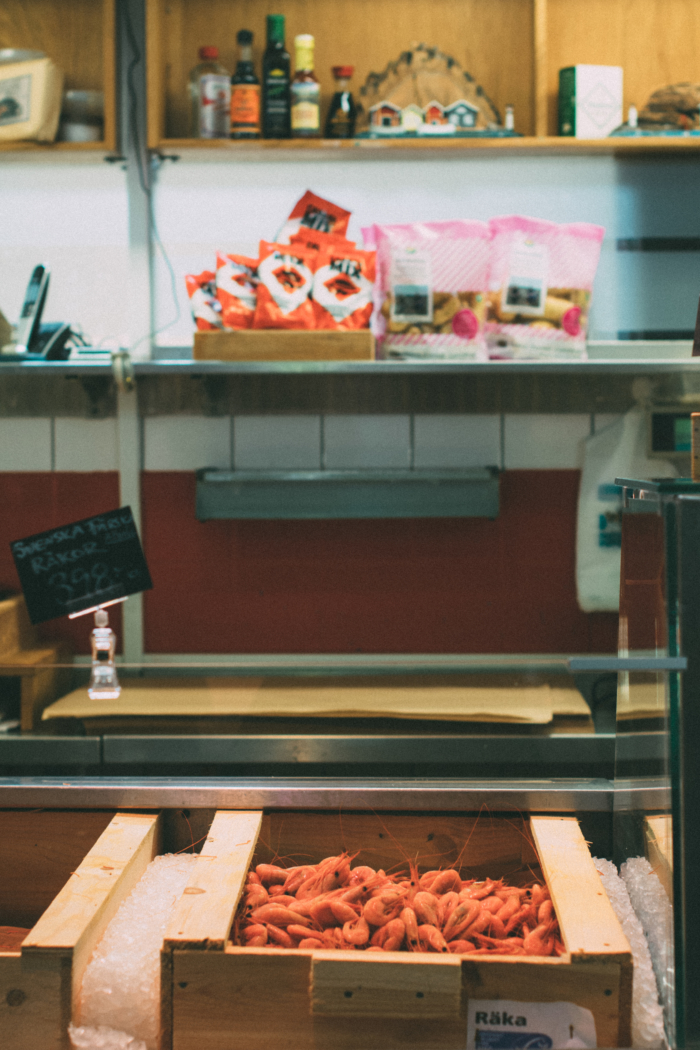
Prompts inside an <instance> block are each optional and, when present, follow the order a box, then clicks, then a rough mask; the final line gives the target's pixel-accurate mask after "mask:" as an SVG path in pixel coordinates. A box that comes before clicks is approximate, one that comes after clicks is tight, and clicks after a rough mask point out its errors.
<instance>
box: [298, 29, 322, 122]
mask: <svg viewBox="0 0 700 1050" xmlns="http://www.w3.org/2000/svg"><path fill="white" fill-rule="evenodd" d="M314 43H315V42H314V38H313V37H312V36H310V35H309V34H308V33H301V34H300V35H299V36H297V37H295V38H294V48H295V50H296V65H295V73H294V80H293V81H292V86H291V101H292V136H293V137H294V138H305V139H308V138H319V137H320V135H321V85H320V84H319V82H318V80H317V79H316V77H315V76H314Z"/></svg>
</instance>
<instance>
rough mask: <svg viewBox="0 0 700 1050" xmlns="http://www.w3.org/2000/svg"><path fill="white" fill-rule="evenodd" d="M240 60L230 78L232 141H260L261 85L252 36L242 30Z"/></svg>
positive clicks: (238, 38) (238, 39)
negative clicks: (254, 60) (254, 57)
mask: <svg viewBox="0 0 700 1050" xmlns="http://www.w3.org/2000/svg"><path fill="white" fill-rule="evenodd" d="M236 42H237V43H238V46H239V47H240V49H241V50H240V58H239V60H238V65H237V66H236V72H235V73H234V74H233V76H232V77H231V138H232V139H258V138H260V81H259V80H258V78H257V77H256V75H255V69H254V68H253V34H252V33H251V31H250V29H241V30H239V32H238V35H237V37H236Z"/></svg>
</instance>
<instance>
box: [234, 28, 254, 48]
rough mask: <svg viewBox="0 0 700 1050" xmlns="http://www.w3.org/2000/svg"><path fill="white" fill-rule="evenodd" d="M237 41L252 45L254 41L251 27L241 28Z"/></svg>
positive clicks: (244, 44)
mask: <svg viewBox="0 0 700 1050" xmlns="http://www.w3.org/2000/svg"><path fill="white" fill-rule="evenodd" d="M236 43H238V44H242V45H243V46H244V47H245V46H246V45H247V46H250V44H252V43H253V34H252V33H251V31H250V29H239V30H238V34H237V35H236Z"/></svg>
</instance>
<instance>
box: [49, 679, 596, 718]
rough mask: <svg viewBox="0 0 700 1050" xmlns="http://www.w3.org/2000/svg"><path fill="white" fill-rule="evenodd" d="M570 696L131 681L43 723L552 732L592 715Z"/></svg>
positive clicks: (327, 682) (399, 683)
mask: <svg viewBox="0 0 700 1050" xmlns="http://www.w3.org/2000/svg"><path fill="white" fill-rule="evenodd" d="M569 692H570V691H569V690H564V689H557V688H554V689H553V688H551V687H550V686H549V684H548V683H546V682H541V683H537V684H523V682H522V678H519V677H518V676H516V675H461V676H449V677H448V676H444V675H441V676H430V677H428V676H420V677H419V676H416V677H412V676H406V677H402V678H397V677H394V676H392V677H391V678H390V679H389V678H387V677H385V676H373V677H371V678H370V677H349V678H333V677H325V678H320V677H319V678H313V679H310V678H281V677H280V678H220V677H212V678H170V679H160V680H157V679H154V680H153V681H151V682H148V683H147V684H146V683H145V682H144V680H143V679H140V680H139V681H138V683H137V684H136V683H133V682H130V681H129V680H128V679H126V680H125V681H124V682H123V683H122V694H121V696H120V697H119V699H117V700H90V698H89V697H88V695H87V690H86V689H76V690H74V691H73V692H72V693H69V694H68V695H67V696H64V697H63V698H62V699H61V700H58V701H57V702H56V703H54V704H52V705H51V706H50V707H47V708H46V710H45V711H44V713H43V718H44V719H52V718H96V717H99V716H100V715H102V716H103V717H108V716H129V717H138V716H139V715H141V716H150V717H154V716H156V717H157V716H170V717H173V716H180V717H183V716H184V717H188V716H193V717H194V716H198V717H202V716H248V715H257V716H263V717H271V716H272V717H275V716H295V717H325V718H327V717H353V716H362V717H378V718H387V717H388V718H416V719H435V720H445V719H449V720H456V721H465V722H498V723H512V724H530V725H546V724H547V723H549V722H551V721H552V716H553V708H554V707H555V706H556V709H557V711H560V710H561V712H562V713H566V714H570V713H574V714H579V713H583V714H587V713H588V709H587V707H586V705H585V702H584V701H583V699H582V698H580V704H578V703H577V702H576V700H575V696H573V695H571V696H570V695H569ZM573 692H574V693H575V690H574V691H573ZM578 695H579V694H578V693H576V696H578Z"/></svg>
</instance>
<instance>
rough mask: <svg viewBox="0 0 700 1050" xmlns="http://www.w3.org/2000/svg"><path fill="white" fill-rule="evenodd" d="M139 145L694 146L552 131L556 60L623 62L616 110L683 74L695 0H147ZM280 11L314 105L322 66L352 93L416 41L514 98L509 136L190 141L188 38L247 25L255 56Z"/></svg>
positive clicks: (493, 92)
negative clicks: (302, 41)
mask: <svg viewBox="0 0 700 1050" xmlns="http://www.w3.org/2000/svg"><path fill="white" fill-rule="evenodd" d="M147 2H148V16H147V17H148V24H147V45H148V52H147V57H148V92H149V145H150V146H152V147H154V148H157V147H159V146H165V147H170V148H182V147H186V146H188V145H189V146H194V145H195V144H196V145H197V146H200V147H203V148H208V149H219V150H221V149H229V150H233V151H236V150H247V151H250V150H251V149H253V150H255V149H258V150H263V149H270V148H282V149H284V150H300V149H301V150H304V149H306V150H309V149H311V150H313V149H319V148H321V149H323V148H326V149H327V148H336V149H344V148H351V149H353V148H354V149H366V150H373V151H376V150H377V149H424V150H425V149H428V150H433V151H436V150H437V151H440V150H445V149H447V150H455V149H475V148H476V149H484V148H486V149H500V150H506V151H512V150H533V149H537V150H547V151H551V150H555V149H556V150H560V151H566V152H569V151H571V150H574V151H581V150H584V151H596V152H600V151H602V152H613V151H620V152H629V151H632V152H635V151H647V150H659V149H662V150H673V151H678V150H688V149H690V150H696V149H700V137H698V138H670V139H669V138H667V137H666V138H664V137H654V138H643V139H642V138H638V139H620V138H618V139H603V140H593V141H583V140H575V139H563V138H557V137H556V110H557V90H558V71H559V69H560V68H562V67H564V66H567V65H573V64H577V63H578V64H610V65H621V66H623V68H624V78H625V100H624V105H625V112H626V109H627V107H628V106H629V105H630V104H632V103H634V105H636V106H637V107H638V108H639V109H641V107H642V106H643V105H644V103H645V102H646V100H647V98H648V97H649V95H650V94H651V92H652V91H653V90H654V89H656V88H658V87H661V86H662V85H664V84H669V83H673V82H678V81H683V80H685V81H691V82H694V81H696V80H697V79H698V76H697V59H696V56H697V54H698V52H699V51H700V3H698V0H430V2H429V3H428V2H426V0H284V3H281V4H280V3H278V2H276V0H147ZM273 12H281V13H283V14H284V15H285V16H286V19H287V26H286V29H287V32H286V39H287V49H288V50H289V51H290V52H293V40H294V36H295V35H296V34H297V33H300V32H310V33H313V34H314V36H315V37H316V70H317V74H318V76H319V79H320V81H321V88H322V100H323V103H324V108H325V107H327V105H328V103H329V101H330V95H331V92H332V77H331V72H330V69H331V66H333V65H337V64H344V63H348V64H352V65H354V67H355V76H354V79H353V84H354V90H355V93H356V96H357V95H358V94H359V89H360V87H361V85H362V84H363V83H364V81H365V78H366V76H367V74H368V73H370V72H372V71H376V72H379V71H381V70H383V69H384V68H385V66H386V65H387V63H388V62H390V61H392V60H393V59H395V58H397V57H398V55H399V54H400V52H401V51H403V50H405V49H406V48H408V47H410V46H411V45H412V44H414V43H415V42H417V41H423V42H424V43H426V44H434V45H436V46H437V47H439V48H441V49H443V50H444V51H446V52H447V53H448V54H451V55H454V57H455V58H456V59H458V61H459V62H460V63H462V65H463V67H464V69H466V70H468V71H469V72H470V73H471V74H472V75H473V76H474V77H475V79H476V80H477V82H478V83H479V84H481V85H482V86H483V88H484V90H485V91H486V92H487V94H488V95H489V96H490V97H491V98H492V99H493V101H494V102H495V103H496V106H497V107H498V109H499V110H500V111H501V113H503V109H504V107H505V106H506V105H507V104H512V105H513V106H514V108H515V122H516V129H517V130H518V131H519V132H521V133H522V135H523V137H522V138H517V139H491V140H483V139H481V140H474V139H465V138H460V139H456V140H451V139H437V140H432V141H427V142H426V141H425V140H421V139H410V140H403V141H396V140H394V141H386V140H381V141H377V140H340V141H334V142H330V141H325V142H324V140H319V139H317V140H308V139H307V140H303V139H295V140H285V141H282V142H280V141H275V140H263V141H258V142H254V143H251V142H233V141H231V140H225V139H220V140H191V139H188V138H187V134H188V127H187V125H188V120H187V116H188V110H187V77H188V73H189V71H190V69H192V67H193V66H194V65H195V64H196V63H197V61H198V59H197V52H198V49H199V47H201V46H202V45H205V44H214V45H216V46H217V47H218V48H219V51H220V59H221V62H222V63H223V65H224V66H225V67H226V68H227V69H230V70H231V71H232V70H233V69H234V67H235V62H236V42H235V41H236V33H237V31H238V30H239V29H241V28H248V29H251V30H253V32H254V34H255V44H254V57H255V61H256V64H257V68H258V69H259V68H260V58H261V55H262V50H263V47H264V37H265V16H266V15H267V14H269V13H273Z"/></svg>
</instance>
